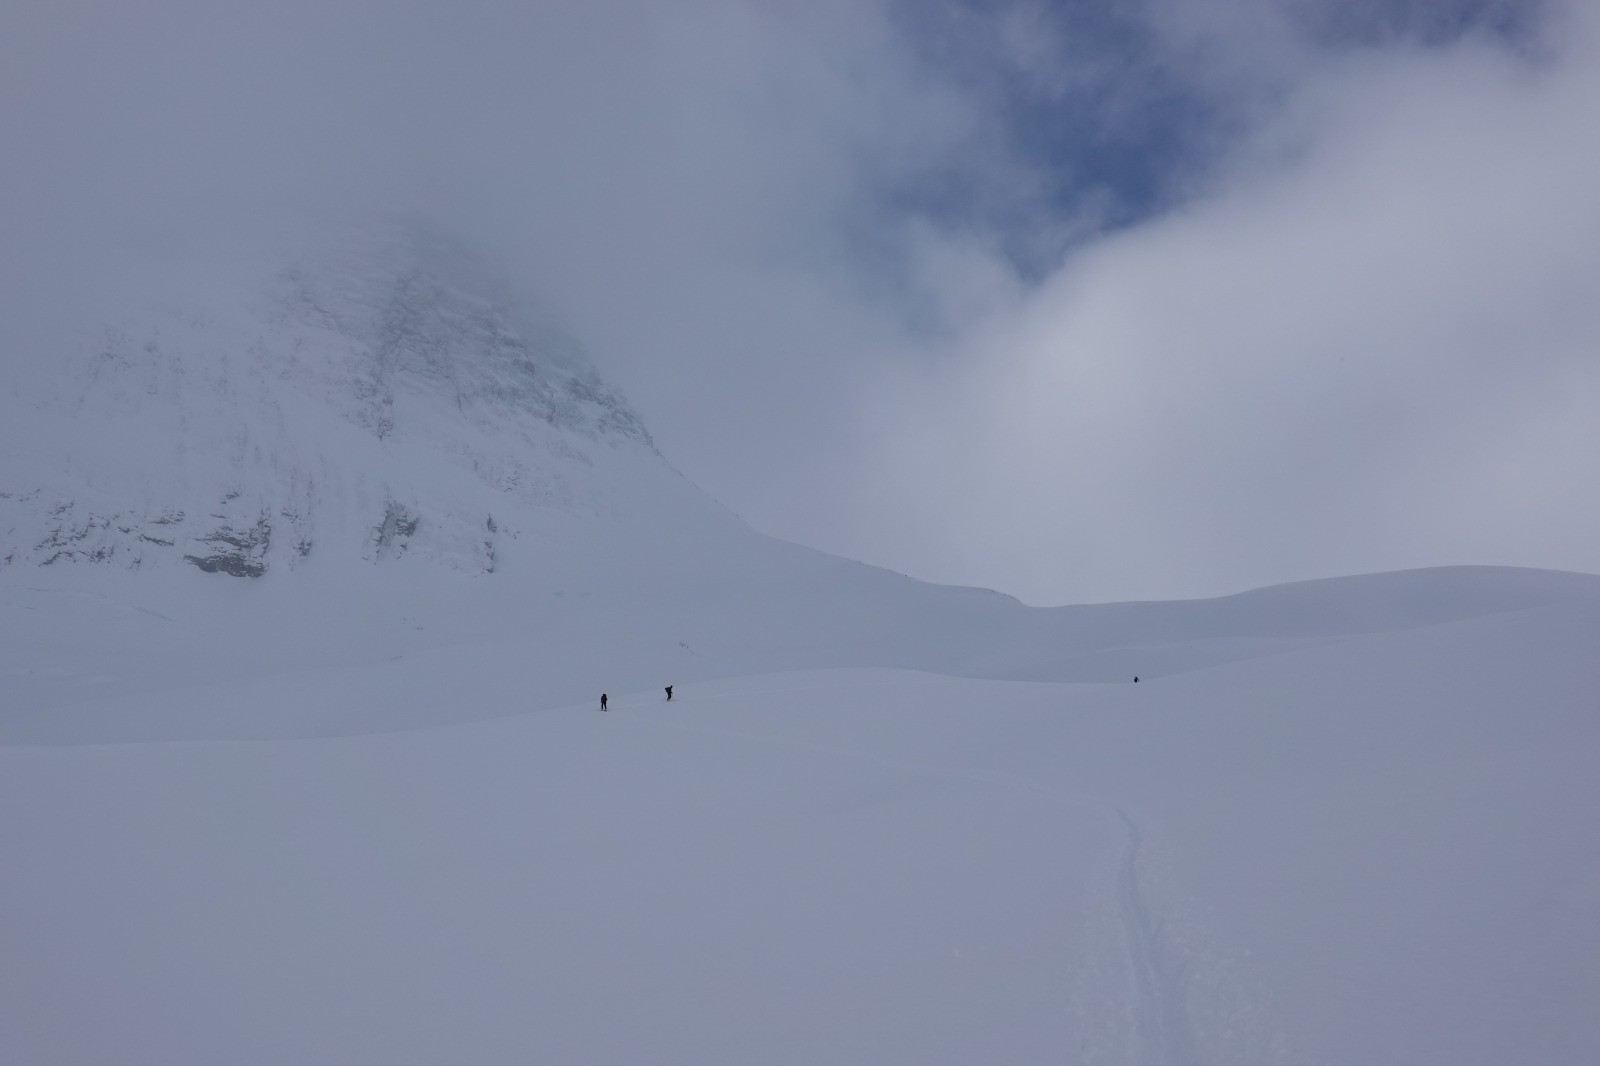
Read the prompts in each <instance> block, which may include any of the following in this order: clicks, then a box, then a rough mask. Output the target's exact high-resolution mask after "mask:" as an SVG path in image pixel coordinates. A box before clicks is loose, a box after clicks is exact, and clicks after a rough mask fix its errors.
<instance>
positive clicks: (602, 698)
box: [600, 692, 606, 711]
mask: <svg viewBox="0 0 1600 1066" xmlns="http://www.w3.org/2000/svg"><path fill="white" fill-rule="evenodd" d="M600 709H601V710H602V711H603V710H605V709H606V694H605V693H604V692H602V693H600Z"/></svg>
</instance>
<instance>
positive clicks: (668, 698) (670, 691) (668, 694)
mask: <svg viewBox="0 0 1600 1066" xmlns="http://www.w3.org/2000/svg"><path fill="white" fill-rule="evenodd" d="M667 702H668V703H671V702H672V686H671V685H668V686H667Z"/></svg>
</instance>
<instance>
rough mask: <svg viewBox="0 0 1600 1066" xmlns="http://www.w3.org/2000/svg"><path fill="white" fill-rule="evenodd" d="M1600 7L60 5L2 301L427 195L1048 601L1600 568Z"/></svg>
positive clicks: (808, 474) (818, 507)
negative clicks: (1472, 571) (1593, 491)
mask: <svg viewBox="0 0 1600 1066" xmlns="http://www.w3.org/2000/svg"><path fill="white" fill-rule="evenodd" d="M1530 11H1531V12H1535V15H1528V14H1519V12H1530ZM1594 21H1595V20H1594V17H1593V16H1591V15H1588V14H1586V13H1585V10H1584V9H1583V8H1582V7H1581V6H1579V5H1578V4H1576V3H1567V4H1556V3H1545V4H1535V5H1528V4H1522V5H1509V4H1505V3H1494V2H1490V0H1452V2H1450V3H1441V2H1438V0H1427V2H1424V0H1408V2H1405V3H1399V4H1396V3H1383V4H1380V3H1376V2H1374V3H1370V4H1365V3H1364V4H1348V3H1340V4H1335V3H1334V0H1208V2H1206V3H1188V2H1179V0H1144V2H1142V3H1138V4H1130V5H1118V6H1116V7H1115V8H1108V7H1106V5H1101V4H1090V3H1077V2H1062V3H1055V4H1046V3H1038V2H1031V0H1017V2H1014V3H1008V4H1004V5H999V6H996V5H991V4H975V3H968V2H964V0H947V2H945V3H940V4H914V5H913V4H905V3H899V2H891V0H885V2H883V3H869V2H853V0H852V2H845V0H827V2H823V3H818V4H809V5H799V6H796V5H767V4H759V3H753V2H745V0H685V2H684V3H680V4H674V5H671V6H670V7H669V6H650V5H645V6H637V7H635V6H631V5H627V6H619V5H597V4H589V3H579V2H577V0H549V2H544V3H539V4H527V5H518V4H507V3H501V2H499V0H463V2H461V3H458V4H452V5H441V4H431V3H424V2H421V0H401V2H392V0H391V2H385V3H378V2H376V0H366V2H355V3H349V4H340V5H333V6H331V7H330V6H329V5H324V4H313V3H310V2H308V0H285V2H284V3H279V4H271V5H260V4H255V5H244V4H234V3H216V2H214V0H213V2H204V3H202V2H200V0H160V2H156V3H150V4H139V5H128V4H113V3H103V4H89V5H81V4H78V5H65V6H64V5H51V4H43V3H30V4H26V5H24V6H23V7H21V8H20V9H18V10H17V11H15V12H13V13H10V14H8V17H7V26H6V32H5V33H4V34H0V142H3V143H5V144H7V146H8V154H7V169H6V174H5V179H4V180H5V181H6V183H7V187H6V190H5V195H4V196H3V197H0V249H3V250H0V294H3V295H0V299H4V300H6V301H7V302H8V306H7V307H6V308H5V309H4V310H6V311H7V313H8V314H9V313H10V312H12V311H15V310H16V309H18V308H26V307H29V306H32V305H34V304H37V303H40V302H48V300H49V298H50V297H51V294H54V293H59V292H62V291H65V290H67V289H70V288H72V287H74V286H83V285H86V284H88V282H87V280H86V279H87V278H88V277H89V275H91V274H92V273H94V272H95V271H96V270H97V269H98V270H101V271H102V272H103V273H106V272H107V269H106V268H103V267H101V266H99V264H103V263H105V262H109V261H110V260H108V259H107V258H106V257H105V256H104V254H103V252H104V249H105V248H107V247H110V246H112V245H118V246H123V247H126V246H129V245H131V246H133V247H135V248H138V249H141V250H142V251H141V253H140V254H142V255H146V256H150V257H155V256H159V255H163V254H168V253H171V252H174V251H176V252H179V253H185V252H186V251H188V250H190V249H193V248H196V247H203V248H206V249H209V250H212V251H215V250H216V249H225V248H227V247H231V246H234V245H238V246H245V245H261V244H270V243H276V244H281V245H285V246H290V245H292V243H293V240H294V239H295V231H297V230H305V229H315V228H316V227H317V226H318V225H319V224H321V222H322V221H323V220H325V219H328V218H336V217H339V216H341V215H345V214H349V213H355V212H364V211H371V210H380V211H381V210H411V211H422V212H424V213H427V214H430V215H432V216H435V217H437V218H440V219H442V220H443V221H445V222H446V223H447V224H449V225H452V226H454V227H455V228H458V229H462V230H465V231H467V232H468V233H469V234H474V235H476V236H477V237H478V239H480V240H482V241H485V242H487V243H491V244H494V245H497V246H498V250H500V251H502V252H503V253H505V254H506V255H507V256H508V257H509V258H510V259H511V260H512V261H514V262H516V263H517V264H519V266H520V269H521V270H522V271H523V273H524V275H525V276H526V278H527V279H528V283H529V285H530V286H531V287H534V288H537V289H538V290H540V291H541V292H542V293H543V294H544V295H545V296H546V297H547V298H548V299H549V300H551V301H552V302H554V303H556V304H557V305H558V306H560V307H562V308H564V309H565V311H566V313H567V316H568V317H569V318H570V319H571V321H572V323H573V325H574V326H575V327H576V329H577V330H578V332H579V333H580V334H581V335H582V336H584V337H585V338H586V339H587V340H588V342H589V344H590V346H591V348H592V349H593V351H594V355H595V358H596V361H597V363H598V364H599V365H600V366H601V368H602V370H603V371H604V372H606V373H607V374H608V376H609V377H611V378H612V379H613V381H614V382H615V383H616V384H619V385H620V386H622V388H623V389H624V391H625V392H627V394H628V395H629V396H630V398H631V400H632V401H633V403H634V405H635V406H636V407H638V408H639V409H640V411H641V413H642V414H643V415H644V417H645V419H646V421H647V423H648V424H649V425H650V427H651V430H652V432H653V434H654V436H655V437H656V439H657V441H658V443H659V444H660V445H661V447H662V449H663V451H664V452H665V453H666V454H667V455H668V456H669V458H671V459H672V460H673V461H674V462H675V463H677V464H678V465H679V466H680V468H682V469H683V470H684V471H685V472H686V473H688V474H689V475H690V476H691V477H692V478H693V479H694V480H696V481H698V482H700V483H701V484H702V485H704V486H705V487H707V488H708V489H709V490H710V491H711V492H712V493H713V494H714V495H716V496H718V497H719V498H721V499H722V500H723V501H724V502H726V503H728V504H729V505H730V506H732V507H734V508H735V509H736V510H738V511H740V512H741V513H743V514H745V515H746V516H747V517H749V518H751V519H752V520H753V521H755V522H756V524H757V525H759V526H761V527H762V528H765V529H767V530H769V531H771V532H774V533H777V534H779V535H783V536H788V537H791V538H795V539H800V540H802V541H805V542H808V543H813V544H816V545H818V546H821V547H824V548H828V549H831V550H836V551H840V552H843V553H845V554H849V555H852V556H856V557H859V558H864V559H867V560H869V561H872V562H877V563H882V564H884V565H889V566H893V567H895V568H898V569H902V570H906V571H909V572H911V573H914V574H916V575H917V576H921V577H928V578H934V579H942V580H956V581H964V582H971V583H976V584H984V585H991V586H997V587H1000V588H1003V589H1005V590H1007V591H1011V592H1015V593H1018V594H1021V595H1023V596H1024V597H1026V598H1028V599H1030V600H1033V601H1036V602H1059V601H1064V600H1068V599H1085V598H1090V599H1099V598H1120V597H1129V596H1144V595H1149V596H1165V595H1181V594H1197V593H1208V592H1219V591H1228V590H1231V589H1235V588H1240V587H1245V586H1248V585H1256V584H1262V583H1266V582H1269V581H1276V580H1284V579H1289V578H1296V577H1310V576H1317V575H1322V574H1328V573H1335V572H1341V571H1352V570H1367V569H1381V568H1386V567H1396V566H1406V565H1422V564H1427V563H1439V562H1512V563H1532V564H1543V565H1560V566H1574V567H1581V568H1586V569H1591V570H1600V557H1597V556H1596V555H1595V553H1594V552H1595V550H1594V549H1593V548H1591V547H1590V545H1593V544H1597V543H1600V537H1596V536H1595V533H1596V532H1597V529H1596V516H1595V514H1594V511H1593V509H1592V507H1591V506H1590V505H1589V504H1588V503H1587V501H1586V500H1585V498H1584V495H1585V494H1584V493H1582V492H1581V491H1579V490H1577V489H1576V488H1574V486H1577V485H1581V484H1583V483H1584V482H1583V479H1585V478H1587V479H1589V480H1592V479H1593V475H1594V474H1595V473H1596V472H1597V471H1595V469H1594V466H1595V454H1596V445H1595V435H1594V431H1593V430H1591V429H1590V428H1588V425H1587V422H1588V418H1587V412H1588V411H1589V410H1592V409H1593V402H1594V400H1595V399H1597V398H1600V397H1597V396H1596V394H1595V390H1596V383H1595V377H1594V366H1595V361H1594V358H1593V350H1594V348H1593V341H1594V338H1595V337H1596V336H1600V332H1597V328H1596V327H1597V325H1600V323H1596V322H1595V321H1594V319H1593V315H1592V313H1591V312H1590V311H1589V310H1588V308H1587V304H1588V303H1589V302H1590V301H1589V300H1588V298H1587V297H1588V294H1587V290H1586V288H1585V284H1586V282H1588V281H1590V280H1591V279H1593V278H1594V277H1596V276H1597V275H1596V266H1597V265H1600V264H1597V263H1596V262H1595V252H1594V251H1593V249H1595V248H1600V241H1597V240H1596V239H1595V238H1596V237H1597V236H1600V234H1597V233H1596V227H1597V223H1596V218H1595V213H1594V212H1595V209H1594V205H1593V202H1592V201H1593V196H1592V192H1591V191H1590V190H1592V188H1593V187H1594V180H1593V179H1594V176H1595V164H1596V158H1595V138H1596V134H1595V133H1594V132H1593V131H1592V130H1591V128H1590V127H1591V126H1592V125H1593V124H1592V122H1590V121H1589V116H1588V110H1589V108H1588V103H1587V102H1588V101H1589V100H1592V99H1595V98H1596V95H1595V90H1596V88H1597V86H1596V85H1595V84H1594V81H1595V78H1594V76H1593V75H1591V74H1590V73H1589V71H1590V70H1594V69H1600V64H1596V62H1595V60H1596V58H1600V57H1597V56H1596V50H1597V49H1596V41H1597V36H1600V35H1597V34H1596V32H1595V26H1594ZM103 280H104V283H106V284H112V285H115V284H116V283H117V277H116V275H115V274H114V273H109V276H107V277H106V278H104V279H103ZM28 357H30V356H28V355H27V353H25V352H23V351H22V350H21V349H16V350H13V351H11V352H7V353H3V354H0V359H11V360H16V359H21V358H28Z"/></svg>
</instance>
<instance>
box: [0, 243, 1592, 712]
mask: <svg viewBox="0 0 1600 1066" xmlns="http://www.w3.org/2000/svg"><path fill="white" fill-rule="evenodd" d="M111 280H112V284H111V285H109V286H106V287H105V291H106V292H108V293H111V294H112V295H105V296H101V295H98V294H97V295H96V296H95V300H89V301H84V302H83V304H82V308H81V309H79V310H77V311H75V312H74V316H73V317H71V318H70V319H69V320H67V321H65V322H61V321H58V322H56V323H55V324H54V325H53V327H52V328H50V329H43V330H35V331H33V332H32V333H30V334H27V335H26V336H25V337H24V336H21V335H19V334H17V333H15V331H13V332H12V333H11V334H8V335H7V336H6V337H5V338H4V344H5V346H6V353H5V355H6V358H5V359H0V368H4V367H9V368H11V369H12V370H13V371H27V372H28V373H26V374H24V373H14V374H13V375H12V376H11V379H10V382H9V383H8V385H7V387H6V388H5V389H4V390H0V396H3V397H4V399H3V401H0V403H3V404H4V410H3V411H0V415H3V417H0V621H3V622H4V624H5V627H6V632H7V634H8V638H7V642H6V643H7V648H8V651H9V654H8V657H7V661H6V662H5V663H3V664H0V669H3V671H4V673H3V675H0V684H3V685H4V686H5V689H4V697H5V703H6V704H7V705H8V707H9V708H10V709H11V714H9V715H8V716H6V717H5V718H3V719H0V735H8V734H9V735H14V736H21V735H23V734H24V733H26V732H27V730H28V729H32V728H35V726H38V727H39V728H45V729H46V732H47V733H48V732H50V731H51V730H54V729H56V728H64V725H63V723H66V722H67V721H69V720H70V719H72V718H73V717H74V716H78V717H81V718H83V720H84V723H85V724H83V725H82V726H81V729H80V728H77V727H74V730H69V731H73V732H76V733H78V734H81V735H84V736H89V735H93V734H94V733H95V730H96V729H97V728H99V726H95V725H91V724H88V723H90V722H92V721H94V720H95V719H96V713H97V712H95V711H94V708H95V707H96V706H98V704H96V702H95V701H96V700H97V699H101V698H107V697H111V696H113V695H115V694H118V693H130V692H132V693H151V692H168V691H170V690H171V689H172V688H173V686H174V685H175V684H179V685H182V686H203V685H204V684H206V683H208V682H213V681H219V682H223V681H225V682H226V683H231V682H232V681H233V680H234V679H236V678H238V677H240V676H265V675H271V674H281V673H283V672H284V671H292V670H301V669H307V668H315V669H339V668H345V667H350V666H353V665H357V664H364V663H370V662H384V661H390V660H396V661H401V660H403V661H404V663H405V664H406V669H418V670H424V669H434V668H435V667H426V668H425V667H422V666H420V665H417V664H419V663H420V662H421V661H422V660H421V659H419V658H418V656H421V655H423V654H424V653H426V654H427V655H432V656H435V657H438V656H448V655H451V654H458V653H459V651H460V649H462V648H468V647H470V648H475V649H478V651H477V652H475V653H474V654H480V655H481V654H487V652H484V651H483V649H486V648H494V649H495V651H494V653H493V654H496V655H500V656H504V657H506V658H508V659H511V660H513V661H520V662H525V663H527V665H528V669H529V672H530V674H531V676H532V677H534V678H537V681H536V682H530V686H529V691H528V693H527V695H526V698H527V700H528V701H529V702H528V705H532V706H555V705H561V704H564V703H568V702H571V701H573V700H576V699H579V698H582V697H585V696H586V695H589V694H592V692H595V691H599V690H600V689H602V688H606V687H624V688H626V687H634V686H643V685H648V684H650V683H653V682H654V681H655V680H657V679H660V678H678V679H680V680H684V681H688V680H697V679H705V678H711V677H724V676H731V675H736V674H739V673H742V672H747V671H750V670H774V669H795V668H811V667H841V666H852V667H853V666H885V667H899V668H911V669H922V670H935V671H939V672H942V673H949V674H961V675H966V676H975V677H990V678H1005V679H1026V680H1125V679H1128V678H1131V677H1132V676H1133V675H1135V674H1140V675H1142V676H1145V677H1156V676H1162V675H1165V674H1169V673H1173V672H1180V671H1187V670H1192V669H1196V668H1200V667H1204V666H1207V665H1211V664H1215V663H1219V662H1226V661H1230V660H1234V659H1240V658H1249V657H1253V656H1258V655H1262V654H1271V653H1277V652H1281V651H1285V650H1290V649H1293V648H1297V647H1302V646H1307V645H1313V644H1319V643H1324V642H1327V641H1330V640H1339V639H1344V638H1346V637H1348V636H1350V635H1353V634H1359V633H1365V632H1369V631H1371V630H1373V629H1374V628H1379V629H1381V628H1388V629H1404V628H1408V627H1415V626H1419V625H1429V624H1435V623H1438V622H1440V621H1446V620H1450V619H1455V618H1463V617H1472V616H1477V615H1482V614H1487V613H1493V612H1499V611H1505V610H1514V609H1520V608H1525V607H1530V606H1536V605H1540V604H1545V603H1549V602H1552V601H1553V600H1558V599H1561V598H1564V597H1567V596H1570V595H1572V594H1574V590H1575V589H1580V588H1587V587H1592V585H1593V584H1594V582H1588V583H1587V584H1586V582H1585V580H1584V579H1582V578H1578V577H1573V576H1570V575H1552V574H1540V573H1535V572H1528V571H1509V570H1494V569H1487V568H1483V569H1474V570H1463V571H1455V572H1452V571H1437V572H1427V571H1424V572H1417V573H1414V574H1405V575H1392V576H1388V577H1383V576H1375V577H1368V578H1361V579H1345V580H1343V581H1339V582H1332V583H1323V584H1318V583H1313V584H1310V585H1306V586H1300V587H1295V588H1293V589H1290V590H1264V591H1261V592H1256V593H1250V594H1247V595H1244V596H1240V597H1231V598H1225V599H1221V600H1214V601H1202V602H1195V603H1178V604H1113V605H1100V606H1082V607H1064V608H1055V609H1038V608H1031V607H1026V606H1024V605H1022V604H1020V603H1018V602H1016V601H1015V600H1012V599H1011V598H1009V597H1006V596H1001V595H998V594H996V593H992V592H987V591H984V590H978V589H961V588H946V587H938V586H931V585H926V584H923V583H920V582H916V581H913V580H911V579H909V578H906V577H903V576H901V575H898V574H894V573H891V572H889V571H885V570H881V569H878V568H874V567H870V566H865V565H862V564H859V563H854V562H850V561H848V560H843V559H837V558H834V557H830V556H826V555H823V554H821V553H818V552H814V551H810V550H808V549H804V548H801V547H798V546H795V545H792V544H787V543H784V542H781V541H777V540H774V539H772V538H770V537H766V536H763V535H761V534H759V533H757V532H756V531H754V530H752V529H750V528H749V527H748V526H746V525H745V524H744V523H743V522H741V521H740V520H739V519H738V518H737V517H735V516H734V515H733V514H731V513H730V512H728V511H727V510H725V509H724V508H722V507H721V506H720V505H718V504H717V503H715V502H714V501H712V500H711V499H709V498H708V497H706V496H705V495H704V494H703V493H701V492H700V491H699V490H698V489H696V488H695V487H694V486H693V485H691V484H690V483H689V482H688V481H686V480H685V479H684V478H683V477H681V476H680V475H679V474H678V473H677V472H676V471H675V470H673V468H672V467H671V466H670V465H669V463H668V462H667V461H666V460H665V459H664V458H663V457H662V456H661V455H660V454H659V453H658V452H657V451H656V449H655V447H654V446H653V444H652V443H651V439H650V435H649V433H648V432H647V430H646V429H645V427H644V426H643V425H642V424H641V422H640V420H639V418H638V417H637V416H636V415H635V414H633V413H632V411H630V410H629V408H628V406H627V405H626V403H625V402H623V400H622V399H621V398H620V397H619V396H618V395H617V394H616V393H615V392H613V391H612V390H611V389H610V388H608V387H607V385H606V383H605V382H604V381H602V380H601V378H600V376H599V375H598V374H597V373H596V371H595V368H594V366H593V365H592V364H591V363H590V361H589V359H588V357H587V356H586V355H585V353H584V351H583V349H582V346H581V345H580V344H579V343H578V342H577V341H576V340H575V339H574V338H573V337H571V336H570V335H569V334H568V333H566V332H565V331H564V330H563V329H562V328H561V327H560V326H559V324H558V323H557V321H556V319H555V317H554V316H553V315H552V314H551V313H549V312H548V311H546V310H544V309H542V308H540V307H539V306H538V305H537V304H536V303H535V302H533V301H532V300H530V299H529V298H528V297H527V296H526V295H524V294H523V293H521V292H520V291H519V290H517V289H516V287H515V286H513V285H512V284H511V283H510V282H508V281H507V280H506V276H505V273H504V272H503V271H501V270H499V269H498V268H497V267H496V265H495V264H494V262H493V261H492V260H491V259H489V258H486V257H484V256H482V255H480V254H477V253H475V252H473V251H470V250H467V249H465V248H464V247H462V246H461V245H459V244H458V243H455V242H453V241H452V240H450V239H448V238H446V237H442V236H439V235H438V234H436V233H433V232H430V231H429V230H427V229H425V228H423V227H420V226H417V225H414V224H410V223H397V222H388V223H383V224H381V225H368V226H360V227H350V228H347V229H342V230H337V231H331V232H330V233H329V234H328V235H326V236H325V237H323V238H320V239H319V240H318V241H317V242H316V243H315V244H314V245H313V246H312V247H311V249H310V250H303V249H298V248H297V249H295V251H294V253H293V254H287V253H285V254H279V255H276V256H265V255H264V256H261V257H259V258H254V259H252V258H248V257H237V258H234V259H231V260H229V261H227V262H224V263H216V262H206V261H180V262H178V263H177V264H176V265H173V264H172V263H171V262H170V261H168V260H161V261H158V262H152V263H151V264H150V266H149V269H147V270H145V271H143V272H142V273H129V272H124V273H122V274H120V275H119V274H113V276H112V279H111ZM95 301H99V302H95ZM13 320H14V319H12V318H10V317H9V316H8V318H7V319H6V320H4V321H5V322H10V321H13ZM4 328H5V327H4V324H0V329H4ZM450 649H456V651H454V652H452V651H451V650H450ZM439 669H442V667H441V668H439ZM447 672H448V671H447ZM404 674H405V670H404V669H403V670H400V671H398V672H395V673H392V674H391V675H389V676H391V677H394V678H399V677H401V676H403V675H404ZM406 683H407V684H414V683H415V679H413V680H412V681H408V682H406ZM178 703H179V704H181V703H182V701H181V700H180V701H178ZM171 706H174V705H170V704H169V712H168V714H167V715H165V716H157V717H156V718H155V719H152V720H151V721H149V722H143V721H141V720H140V719H139V718H138V717H137V716H134V717H129V716H128V715H125V714H119V715H118V717H117V724H116V725H115V727H114V731H115V732H116V734H117V735H119V736H129V737H132V736H140V735H148V736H162V735H184V736H210V735H233V734H234V733H235V732H236V731H237V730H240V729H244V730H245V732H249V733H252V734H263V735H275V734H279V733H284V732H287V733H290V734H295V735H301V734H304V733H306V732H366V731H370V730H374V729H384V728H400V727H403V726H408V725H416V724H420V723H421V722H426V721H449V720H455V719H459V718H462V717H473V716H480V715H484V714H490V713H494V712H493V710H492V709H489V708H485V707H482V706H479V705H476V704H472V703H470V702H467V703H461V702H446V703H442V704H440V705H423V704H418V703H416V702H415V701H401V700H394V699H390V698H387V697H379V696H376V695H374V696H373V697H372V698H371V699H370V700H369V701H366V702H363V703H358V704H352V703H351V701H348V700H344V701H333V703H331V704H330V705H328V706H325V707H320V708H316V707H312V708H302V714H301V717H299V718H297V719H296V720H295V721H294V722H292V723H288V722H281V723H280V722H272V721H261V722H255V723H253V724H250V725H245V724H243V723H239V722H236V721H231V720H228V716H227V715H226V714H222V713H220V712H219V711H218V710H217V709H216V707H215V705H214V702H213V701H209V700H208V699H204V698H202V699H200V700H199V703H198V704H196V706H195V709H194V710H193V713H192V715H190V716H183V715H180V716H178V717H179V718H182V719H183V721H182V723H181V724H180V723H179V722H178V720H177V719H176V718H174V717H173V714H172V711H171ZM36 716H44V718H47V719H48V720H49V721H50V722H52V723H54V724H53V725H51V726H48V727H45V726H42V725H39V722H40V721H43V720H44V719H40V718H37V717H36ZM419 716H420V717H419ZM25 720H26V721H32V722H34V723H35V724H34V725H31V726H26V727H25V726H24V725H23V724H22V723H23V722H24V721H25ZM313 722H314V723H315V724H313Z"/></svg>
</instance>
